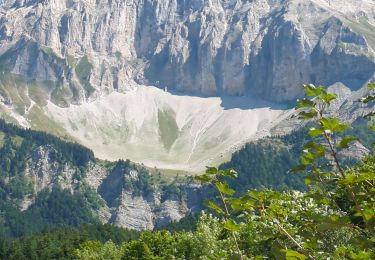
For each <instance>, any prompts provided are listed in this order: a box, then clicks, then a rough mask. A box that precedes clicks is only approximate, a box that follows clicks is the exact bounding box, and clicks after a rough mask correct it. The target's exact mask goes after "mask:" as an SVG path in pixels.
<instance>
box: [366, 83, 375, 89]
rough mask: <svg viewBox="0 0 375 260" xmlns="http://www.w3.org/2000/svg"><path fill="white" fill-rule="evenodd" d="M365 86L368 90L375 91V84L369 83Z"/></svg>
mask: <svg viewBox="0 0 375 260" xmlns="http://www.w3.org/2000/svg"><path fill="white" fill-rule="evenodd" d="M367 86H368V88H369V89H375V83H370V84H368V85H367Z"/></svg>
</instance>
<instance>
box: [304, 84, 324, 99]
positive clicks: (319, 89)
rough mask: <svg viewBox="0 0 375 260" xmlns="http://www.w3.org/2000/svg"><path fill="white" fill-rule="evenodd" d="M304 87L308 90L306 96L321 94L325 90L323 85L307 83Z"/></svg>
mask: <svg viewBox="0 0 375 260" xmlns="http://www.w3.org/2000/svg"><path fill="white" fill-rule="evenodd" d="M303 88H304V89H305V91H306V96H308V97H315V96H319V95H320V94H322V93H323V92H325V90H324V87H323V86H319V87H315V86H314V85H313V84H309V85H305V86H303Z"/></svg>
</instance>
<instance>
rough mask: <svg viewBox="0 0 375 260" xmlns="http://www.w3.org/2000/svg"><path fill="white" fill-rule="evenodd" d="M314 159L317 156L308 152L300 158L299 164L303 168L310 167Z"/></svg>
mask: <svg viewBox="0 0 375 260" xmlns="http://www.w3.org/2000/svg"><path fill="white" fill-rule="evenodd" d="M316 158H317V156H315V155H314V154H313V153H309V152H307V153H304V154H303V155H302V156H301V164H302V165H305V166H308V165H311V164H313V163H314V161H315V159H316Z"/></svg>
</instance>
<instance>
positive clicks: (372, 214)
mask: <svg viewBox="0 0 375 260" xmlns="http://www.w3.org/2000/svg"><path fill="white" fill-rule="evenodd" d="M362 213H363V216H364V218H365V220H366V221H370V220H371V219H373V218H375V210H374V209H372V208H367V209H365V210H364V211H363V212H362Z"/></svg>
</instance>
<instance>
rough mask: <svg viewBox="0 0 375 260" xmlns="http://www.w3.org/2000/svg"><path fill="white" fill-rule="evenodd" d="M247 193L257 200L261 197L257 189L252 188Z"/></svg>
mask: <svg viewBox="0 0 375 260" xmlns="http://www.w3.org/2000/svg"><path fill="white" fill-rule="evenodd" d="M245 195H246V196H249V197H251V198H253V199H256V200H257V199H259V192H258V191H256V190H250V191H248V192H246V194H245Z"/></svg>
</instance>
